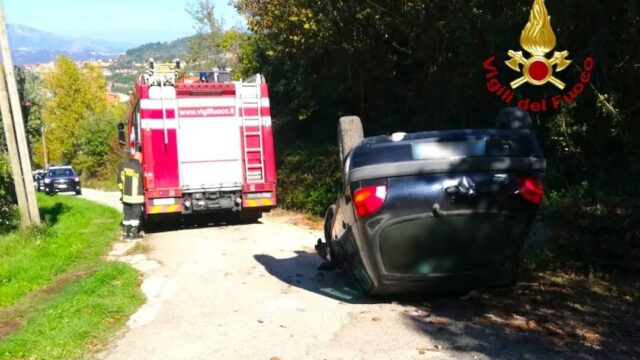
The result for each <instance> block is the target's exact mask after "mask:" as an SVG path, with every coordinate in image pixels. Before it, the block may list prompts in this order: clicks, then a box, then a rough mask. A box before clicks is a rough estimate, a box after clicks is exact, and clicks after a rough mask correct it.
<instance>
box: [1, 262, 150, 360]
mask: <svg viewBox="0 0 640 360" xmlns="http://www.w3.org/2000/svg"><path fill="white" fill-rule="evenodd" d="M143 302H144V296H143V295H142V294H141V293H140V291H139V289H138V273H137V272H136V271H135V270H134V269H132V268H131V267H129V266H127V265H124V264H120V263H103V264H102V266H101V267H100V268H99V270H98V271H97V272H95V273H94V274H93V275H92V276H90V277H88V278H85V279H82V280H79V281H75V282H72V283H71V284H69V285H68V286H66V287H65V288H64V289H63V290H62V291H61V292H60V293H58V294H56V295H55V296H51V297H50V298H49V299H47V300H45V301H44V302H43V303H41V304H38V305H36V306H34V308H33V309H32V311H31V312H30V314H29V315H28V316H27V317H26V319H24V324H23V326H22V327H21V328H20V329H19V330H17V331H16V332H14V333H13V334H12V335H10V336H9V337H7V338H6V339H5V340H4V341H3V342H0V358H2V359H16V358H17V359H21V358H24V359H78V358H85V357H87V355H88V354H90V353H92V352H93V351H94V350H95V349H96V348H99V347H100V346H102V345H103V344H105V343H106V342H107V341H108V340H109V337H110V336H111V335H112V334H113V333H115V331H117V330H118V329H119V328H120V327H121V326H122V325H123V324H124V323H125V322H126V320H127V318H128V316H129V315H130V314H131V313H132V312H133V311H134V310H135V309H137V308H138V307H139V306H140V305H141V304H142V303H143Z"/></svg>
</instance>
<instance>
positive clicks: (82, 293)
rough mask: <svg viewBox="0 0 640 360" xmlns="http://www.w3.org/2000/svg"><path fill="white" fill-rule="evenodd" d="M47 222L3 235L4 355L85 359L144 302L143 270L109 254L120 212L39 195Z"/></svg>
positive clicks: (0, 344)
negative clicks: (107, 256) (109, 259)
mask: <svg viewBox="0 0 640 360" xmlns="http://www.w3.org/2000/svg"><path fill="white" fill-rule="evenodd" d="M38 202H39V205H40V211H41V216H42V218H43V221H44V223H45V225H44V226H43V227H42V228H39V229H21V230H15V231H12V232H10V233H7V234H5V235H1V236H0V284H1V286H0V358H65V359H66V358H79V357H81V356H82V355H83V354H86V353H88V352H90V351H91V350H92V349H95V348H98V347H99V346H101V345H103V344H104V343H105V342H106V341H107V339H108V338H109V336H110V335H112V334H113V333H114V332H115V331H117V330H118V329H119V328H120V327H121V326H122V325H123V324H124V322H126V320H127V319H128V317H129V315H130V314H131V313H133V311H134V310H135V309H136V308H137V307H138V306H139V305H140V304H142V302H143V301H144V296H143V295H142V294H141V292H140V290H139V289H138V285H139V279H138V273H137V271H135V270H134V269H132V268H130V267H129V266H127V265H124V264H118V263H112V262H107V261H106V260H104V255H105V254H106V252H107V251H108V249H109V248H110V246H111V244H112V243H113V241H115V240H116V239H117V238H118V230H119V224H120V214H119V213H118V212H117V211H115V210H113V209H111V208H108V207H105V206H102V205H97V204H94V203H91V202H89V201H86V200H83V199H78V198H76V197H70V196H54V197H49V196H42V195H39V196H38Z"/></svg>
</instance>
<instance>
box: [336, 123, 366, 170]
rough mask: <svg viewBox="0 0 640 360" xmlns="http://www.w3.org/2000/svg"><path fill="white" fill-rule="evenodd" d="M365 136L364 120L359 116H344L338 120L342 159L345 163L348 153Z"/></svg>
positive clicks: (339, 146)
mask: <svg viewBox="0 0 640 360" xmlns="http://www.w3.org/2000/svg"><path fill="white" fill-rule="evenodd" d="M363 138H364V132H363V131H362V121H360V118H359V117H357V116H343V117H341V118H340V121H339V122H338V148H339V151H340V161H341V162H342V163H343V164H344V161H345V160H346V158H347V155H349V153H350V152H351V150H352V149H353V148H354V147H355V146H356V145H358V143H359V142H360V140H362V139H363Z"/></svg>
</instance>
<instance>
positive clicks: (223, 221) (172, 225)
mask: <svg viewBox="0 0 640 360" xmlns="http://www.w3.org/2000/svg"><path fill="white" fill-rule="evenodd" d="M260 223H261V222H260V220H258V221H255V222H246V221H240V220H239V219H238V218H236V217H233V216H231V215H227V214H215V213H209V214H198V215H188V216H182V215H179V214H161V215H156V216H153V217H152V218H150V219H147V220H146V221H144V230H145V233H147V234H153V233H162V232H169V231H176V230H185V229H203V228H212V227H219V226H234V225H245V224H260Z"/></svg>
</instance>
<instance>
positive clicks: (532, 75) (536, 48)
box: [506, 0, 571, 90]
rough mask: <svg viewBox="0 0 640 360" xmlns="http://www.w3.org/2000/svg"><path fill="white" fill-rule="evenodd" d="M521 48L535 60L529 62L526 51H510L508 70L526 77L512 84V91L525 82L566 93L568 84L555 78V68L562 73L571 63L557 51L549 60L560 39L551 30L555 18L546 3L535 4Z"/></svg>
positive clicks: (565, 52)
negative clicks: (548, 56) (557, 40)
mask: <svg viewBox="0 0 640 360" xmlns="http://www.w3.org/2000/svg"><path fill="white" fill-rule="evenodd" d="M520 46H522V48H523V49H525V50H527V51H528V52H529V53H530V54H531V55H532V56H531V57H530V58H528V59H527V58H526V57H525V56H524V55H523V54H522V51H518V52H516V51H513V50H509V52H508V55H509V56H510V57H511V59H510V60H508V61H506V64H507V66H509V67H510V68H511V69H513V70H515V71H517V72H521V73H522V77H520V78H518V79H516V80H514V81H512V82H511V88H513V89H515V88H517V87H519V86H520V85H522V84H524V83H525V82H528V83H529V84H531V85H538V86H539V85H544V84H546V83H548V82H550V83H552V84H553V85H555V86H556V87H558V88H559V89H560V90H563V89H564V87H565V83H564V82H562V81H561V80H559V79H558V78H556V77H554V76H553V71H554V70H553V66H555V67H556V69H555V71H556V72H559V71H562V70H564V69H566V68H567V66H569V65H570V64H571V60H568V59H567V57H568V56H569V52H568V51H561V52H558V51H555V52H554V54H553V56H552V57H551V59H547V57H546V55H547V53H549V52H550V51H551V50H553V49H554V48H555V47H556V35H555V34H554V33H553V28H551V17H550V16H549V13H548V12H547V7H546V6H545V3H544V0H534V2H533V8H532V9H531V15H530V17H529V22H528V23H527V26H525V28H524V30H523V31H522V35H520ZM520 65H522V66H523V68H522V69H520Z"/></svg>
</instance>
